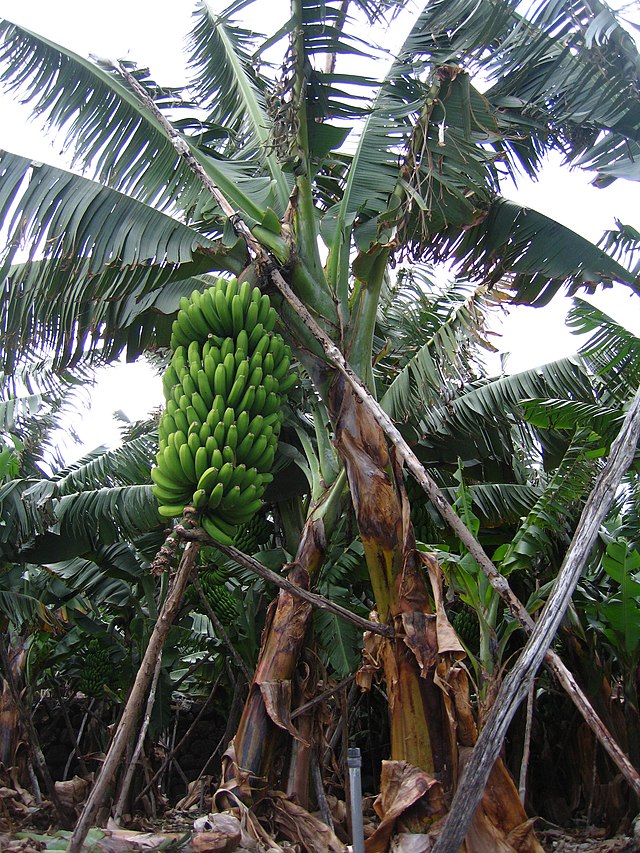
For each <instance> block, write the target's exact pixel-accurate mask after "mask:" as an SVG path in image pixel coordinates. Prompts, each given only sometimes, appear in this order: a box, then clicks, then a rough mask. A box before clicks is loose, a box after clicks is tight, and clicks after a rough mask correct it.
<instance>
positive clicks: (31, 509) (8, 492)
mask: <svg viewBox="0 0 640 853" xmlns="http://www.w3.org/2000/svg"><path fill="white" fill-rule="evenodd" d="M54 494H55V486H54V484H53V483H52V482H51V481H50V480H43V479H21V480H10V481H9V482H8V483H5V484H4V485H3V486H0V517H2V522H3V523H2V526H0V552H1V553H2V555H3V556H4V557H5V559H7V560H16V559H17V558H18V554H19V552H20V551H21V549H22V548H24V547H26V546H27V545H30V544H32V543H33V542H34V540H35V537H36V536H38V535H44V534H45V533H46V532H47V530H49V529H50V527H51V526H52V525H53V524H55V521H56V518H55V512H54Z"/></svg>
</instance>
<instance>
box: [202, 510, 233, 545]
mask: <svg viewBox="0 0 640 853" xmlns="http://www.w3.org/2000/svg"><path fill="white" fill-rule="evenodd" d="M200 523H201V525H202V527H203V529H204V531H205V533H207V534H208V535H209V536H210V537H211V538H212V539H214V540H215V541H216V542H219V543H220V544H221V545H233V537H232V536H229V535H228V534H227V533H225V532H224V531H223V530H221V529H220V527H219V526H218V525H217V524H216V522H215V521H214V519H213V518H212V516H211V515H208V514H205V515H203V516H202V518H201V519H200Z"/></svg>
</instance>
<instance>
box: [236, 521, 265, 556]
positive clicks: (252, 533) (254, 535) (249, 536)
mask: <svg viewBox="0 0 640 853" xmlns="http://www.w3.org/2000/svg"><path fill="white" fill-rule="evenodd" d="M273 530H274V527H273V523H272V522H271V521H267V519H266V518H265V517H264V515H254V517H253V518H252V519H251V520H250V521H249V523H248V525H247V526H246V527H245V528H244V529H243V530H239V531H238V532H237V533H236V536H235V539H234V545H235V546H236V548H237V549H238V550H239V551H242V552H243V553H245V554H255V552H256V551H257V550H258V546H259V545H264V544H265V543H266V542H268V541H269V539H270V538H271V536H272V535H273Z"/></svg>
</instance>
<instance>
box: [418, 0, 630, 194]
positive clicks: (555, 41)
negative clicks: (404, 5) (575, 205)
mask: <svg viewBox="0 0 640 853" xmlns="http://www.w3.org/2000/svg"><path fill="white" fill-rule="evenodd" d="M423 14H424V15H425V17H426V19H427V23H428V26H427V27H425V38H424V41H423V44H422V50H423V51H424V54H425V55H427V56H428V57H429V58H430V59H431V61H433V62H435V63H437V64H440V63H450V62H455V63H461V64H463V65H465V64H467V65H469V64H470V65H471V66H476V67H481V68H482V70H483V73H484V74H485V75H487V76H488V77H489V80H490V81H491V85H490V87H489V89H488V90H487V91H486V96H487V98H488V99H489V100H490V101H491V103H493V104H494V105H495V106H496V107H498V108H499V109H501V110H502V111H504V112H503V114H506V115H505V117H506V118H507V120H508V121H510V122H513V129H514V130H515V129H516V128H517V125H518V123H519V122H522V125H521V130H523V131H524V133H525V135H526V136H529V137H530V140H531V144H529V145H526V146H525V148H524V149H521V150H524V151H526V154H525V156H524V157H521V158H520V161H521V163H522V165H523V166H524V167H525V168H526V169H527V171H531V170H532V168H534V167H535V166H536V165H537V164H538V162H539V159H538V158H539V156H540V154H541V153H542V152H543V151H544V150H545V149H546V148H548V147H549V146H553V147H558V148H560V149H561V150H562V151H563V152H564V153H566V154H568V156H569V157H571V158H573V159H574V160H578V161H579V162H580V164H581V165H583V166H585V167H589V168H595V169H597V170H598V171H600V172H601V173H602V176H603V177H604V178H607V177H609V178H610V177H615V176H616V175H618V176H627V177H634V176H635V175H636V174H637V159H638V150H639V149H638V142H637V133H638V127H639V126H640V99H639V97H638V86H637V79H638V70H639V69H640V59H639V56H638V50H637V48H636V46H635V44H634V42H633V39H632V38H631V36H630V35H629V34H628V33H627V32H626V30H625V29H624V28H623V27H622V26H621V25H620V24H619V22H618V20H617V18H616V13H615V12H614V11H613V10H611V9H610V8H609V7H608V6H606V5H605V4H604V3H600V2H597V3H594V2H591V0H589V2H586V0H584V2H583V0H575V2H571V3H557V2H554V0H536V2H531V3H530V4H528V5H527V4H522V3H519V2H517V0H508V2H494V0H489V1H488V2H483V3H477V2H475V0H453V2H450V0H436V2H432V3H429V4H428V6H427V7H426V9H425V12H424V13H423ZM596 139H597V140H598V141H597V142H596ZM594 142H595V143H596V144H595V145H594ZM511 150H512V151H513V152H514V153H515V155H516V157H518V154H519V142H518V140H517V138H516V140H515V144H514V145H512V146H511Z"/></svg>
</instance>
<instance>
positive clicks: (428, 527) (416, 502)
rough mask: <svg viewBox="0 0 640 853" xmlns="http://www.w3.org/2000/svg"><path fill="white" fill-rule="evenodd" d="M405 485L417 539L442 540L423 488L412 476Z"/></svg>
mask: <svg viewBox="0 0 640 853" xmlns="http://www.w3.org/2000/svg"><path fill="white" fill-rule="evenodd" d="M405 486H406V489H407V496H408V498H409V502H410V504H411V524H412V525H413V532H414V534H415V537H416V540H417V541H418V542H438V541H440V535H439V534H438V530H437V527H436V524H435V522H434V519H433V516H432V515H431V513H430V512H429V503H428V501H427V499H426V496H425V493H424V492H423V491H422V488H421V487H420V486H419V485H418V484H417V483H416V481H415V480H414V479H413V478H412V477H409V478H407V480H406V482H405Z"/></svg>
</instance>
